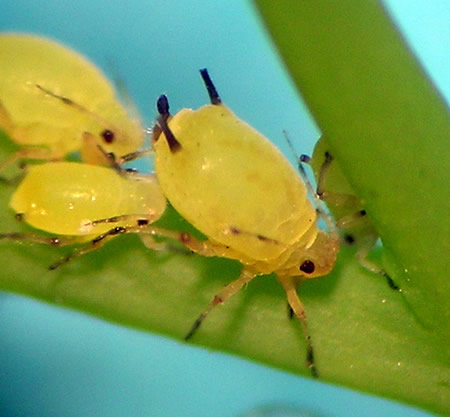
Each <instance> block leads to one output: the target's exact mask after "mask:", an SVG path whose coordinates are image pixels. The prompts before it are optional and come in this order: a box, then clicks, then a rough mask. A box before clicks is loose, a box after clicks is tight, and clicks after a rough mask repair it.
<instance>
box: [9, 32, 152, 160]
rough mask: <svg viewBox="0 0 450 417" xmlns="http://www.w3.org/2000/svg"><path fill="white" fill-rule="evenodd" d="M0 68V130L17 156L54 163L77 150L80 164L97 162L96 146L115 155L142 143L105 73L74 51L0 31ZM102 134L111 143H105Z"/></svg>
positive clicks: (137, 125)
mask: <svg viewBox="0 0 450 417" xmlns="http://www.w3.org/2000/svg"><path fill="white" fill-rule="evenodd" d="M0 68H1V77H0V128H1V129H3V130H5V131H6V133H8V135H9V136H10V137H11V139H12V140H13V141H14V142H16V143H17V144H19V145H21V146H24V147H25V149H26V151H24V152H23V153H22V155H21V156H23V157H31V158H34V157H35V158H38V159H40V158H42V159H59V158H63V157H64V156H65V155H67V154H68V153H70V152H74V151H82V153H83V158H84V160H85V161H87V162H93V163H96V162H98V160H99V158H98V155H97V154H96V146H95V144H99V145H101V146H102V148H103V149H104V150H105V151H106V152H114V153H115V154H116V155H118V156H120V155H124V154H127V153H130V152H133V151H135V150H137V149H138V148H139V147H140V146H141V145H142V143H143V140H144V132H143V129H142V126H141V124H140V121H139V120H138V118H137V117H136V116H135V118H134V119H133V118H132V117H130V115H129V114H128V112H127V110H126V109H125V108H124V106H123V105H122V104H121V103H120V102H119V100H118V98H117V97H116V93H115V91H114V88H113V87H112V85H111V83H110V82H109V81H108V80H107V79H106V78H105V76H104V74H103V73H102V72H101V71H100V70H99V69H98V68H97V67H96V66H94V64H92V63H91V62H89V61H88V60H87V59H86V58H84V57H83V56H81V55H80V54H78V53H76V52H75V51H73V50H71V49H69V48H67V47H65V46H62V45H60V44H58V43H56V42H54V41H51V40H48V39H45V38H40V37H37V36H32V35H22V34H9V33H4V34H0ZM64 99H67V100H68V101H64ZM105 130H108V131H110V132H112V133H113V135H114V137H113V139H111V135H110V136H109V137H108V138H107V140H105V138H104V135H103V133H104V132H105ZM93 142H94V143H93ZM93 145H94V146H93ZM31 147H33V148H31Z"/></svg>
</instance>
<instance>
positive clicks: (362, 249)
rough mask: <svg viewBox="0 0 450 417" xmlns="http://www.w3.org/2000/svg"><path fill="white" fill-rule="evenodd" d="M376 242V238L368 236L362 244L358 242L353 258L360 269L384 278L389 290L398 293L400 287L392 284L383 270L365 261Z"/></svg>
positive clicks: (392, 281) (367, 260) (391, 280)
mask: <svg viewBox="0 0 450 417" xmlns="http://www.w3.org/2000/svg"><path fill="white" fill-rule="evenodd" d="M377 240H378V236H376V235H372V236H368V237H367V238H366V239H365V240H364V242H359V244H358V250H357V252H356V254H355V257H356V259H357V260H358V262H359V264H360V265H361V266H362V267H364V268H365V269H367V270H368V271H371V272H373V273H374V274H378V275H381V276H383V277H385V278H386V282H387V284H388V285H389V287H390V288H391V289H393V290H396V291H400V287H399V286H398V285H397V284H396V283H395V282H394V280H393V279H392V278H391V277H390V276H389V274H388V273H387V272H386V271H385V270H384V269H383V268H380V267H379V266H378V265H376V264H375V263H373V262H372V261H369V259H367V256H368V255H369V252H370V251H371V250H372V249H373V247H374V246H375V243H376V241H377Z"/></svg>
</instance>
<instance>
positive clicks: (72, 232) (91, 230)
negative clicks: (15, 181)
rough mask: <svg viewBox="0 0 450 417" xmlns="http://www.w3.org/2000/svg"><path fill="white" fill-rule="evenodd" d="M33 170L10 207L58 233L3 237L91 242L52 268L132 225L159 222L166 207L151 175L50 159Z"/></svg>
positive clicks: (25, 218)
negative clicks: (139, 174)
mask: <svg viewBox="0 0 450 417" xmlns="http://www.w3.org/2000/svg"><path fill="white" fill-rule="evenodd" d="M29 170H30V171H29V172H28V173H27V174H26V176H25V178H24V180H23V181H22V182H21V184H20V185H19V187H18V188H17V190H16V192H15V193H14V195H13V196H12V198H11V201H10V206H11V208H12V209H13V210H14V211H15V212H16V213H17V214H18V217H19V218H20V219H21V220H23V221H25V222H26V223H28V224H30V225H31V226H33V227H35V228H37V229H40V230H43V231H45V232H48V233H51V234H55V236H53V237H47V236H39V235H29V234H20V233H9V234H2V235H0V238H2V239H10V240H28V241H33V242H37V243H44V244H50V245H54V246H64V245H70V244H73V243H79V242H86V241H92V242H91V243H92V244H91V245H90V246H87V247H82V248H81V249H80V250H78V251H77V252H74V253H73V254H71V255H70V256H69V257H68V258H64V259H63V260H62V261H61V262H58V263H57V264H55V265H53V267H52V268H51V269H54V268H55V267H56V266H59V265H60V264H61V263H64V262H66V261H68V260H69V259H70V258H72V257H73V256H77V255H79V254H82V253H85V252H89V251H91V250H94V249H96V248H97V247H98V246H101V245H102V244H104V243H105V242H106V241H107V240H108V239H109V238H111V237H113V236H116V235H118V234H121V233H126V232H128V230H126V228H128V227H133V226H135V225H141V226H142V225H144V224H149V223H152V222H154V221H156V220H158V219H159V218H160V217H161V215H162V214H163V212H164V210H165V208H166V199H165V197H164V195H163V194H162V192H161V189H160V187H159V185H158V183H157V181H156V179H155V177H154V176H152V175H146V176H137V175H136V174H131V173H127V172H118V171H117V170H114V169H112V168H107V167H101V166H96V165H88V164H82V163H78V162H49V163H45V164H41V165H35V166H32V167H30V168H29Z"/></svg>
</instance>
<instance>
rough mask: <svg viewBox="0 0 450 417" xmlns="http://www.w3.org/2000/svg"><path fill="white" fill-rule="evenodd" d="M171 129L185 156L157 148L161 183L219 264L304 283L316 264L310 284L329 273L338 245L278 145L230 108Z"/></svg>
mask: <svg viewBox="0 0 450 417" xmlns="http://www.w3.org/2000/svg"><path fill="white" fill-rule="evenodd" d="M168 125H169V127H170V129H171V131H172V133H173V134H174V136H175V137H176V139H177V140H178V142H179V143H180V144H181V149H180V150H179V151H177V152H174V153H173V152H172V151H171V150H170V148H169V146H168V144H167V141H166V140H164V139H161V137H160V138H159V139H157V140H156V141H155V142H154V150H155V168H156V174H157V177H158V181H159V182H160V184H161V188H162V189H163V192H164V194H165V195H166V197H167V198H168V200H169V201H170V203H171V204H172V205H173V206H174V207H175V209H176V210H177V211H178V212H179V213H180V214H181V215H182V216H183V217H185V218H186V219H187V220H188V221H189V222H190V223H192V224H193V225H194V226H195V227H196V228H197V229H199V230H200V231H201V232H202V233H204V234H205V235H206V236H208V238H209V241H210V242H211V243H212V244H213V247H214V250H215V252H216V254H217V255H218V256H225V257H229V258H234V259H238V260H239V261H241V262H242V263H243V264H245V265H249V266H251V267H252V268H253V269H254V270H255V271H257V272H258V273H270V272H277V273H278V274H279V275H281V276H284V275H286V276H295V275H304V274H303V273H302V272H301V271H299V265H301V264H302V262H303V261H304V260H306V259H310V258H311V260H314V262H315V264H316V270H315V273H314V274H312V275H308V277H313V276H319V275H324V274H326V273H328V272H329V270H330V269H331V268H332V265H333V264H334V259H335V256H336V250H337V249H336V248H335V247H334V246H335V244H336V242H334V241H333V242H330V244H329V245H328V244H327V243H326V240H327V239H326V237H325V236H326V235H323V233H324V232H319V230H318V228H317V225H316V220H317V218H316V211H315V209H314V207H313V206H312V204H311V203H310V201H309V200H308V199H307V196H306V187H305V185H304V183H303V182H302V181H301V179H300V177H299V176H298V174H297V173H296V171H295V169H294V168H293V167H292V166H291V165H290V164H289V162H288V161H287V160H286V158H285V157H284V156H283V155H282V154H281V152H280V151H278V149H277V148H276V147H275V146H274V145H272V144H271V143H270V142H269V141H268V140H267V139H266V138H265V137H264V136H263V135H261V134H260V133H259V132H257V131H256V130H255V129H253V128H252V127H251V126H249V125H248V124H246V123H245V122H243V121H242V120H240V119H238V118H237V117H236V116H235V115H234V114H233V113H232V112H231V110H229V109H228V108H227V107H226V106H224V105H223V104H221V105H207V106H204V107H202V108H200V109H199V110H196V111H193V110H189V109H184V110H182V111H180V112H179V113H177V114H176V115H175V116H173V117H172V118H170V119H169V123H168ZM161 136H162V137H164V134H161ZM233 230H238V231H239V233H233ZM319 236H320V237H319ZM318 237H319V238H318ZM314 243H316V244H314ZM322 265H323V266H322Z"/></svg>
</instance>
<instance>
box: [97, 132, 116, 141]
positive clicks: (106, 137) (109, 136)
mask: <svg viewBox="0 0 450 417" xmlns="http://www.w3.org/2000/svg"><path fill="white" fill-rule="evenodd" d="M100 136H101V137H102V138H103V140H104V141H105V142H106V143H113V142H114V132H112V131H111V130H109V129H105V130H104V131H103V132H102V133H101V134H100Z"/></svg>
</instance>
